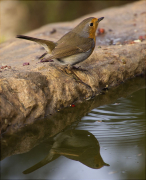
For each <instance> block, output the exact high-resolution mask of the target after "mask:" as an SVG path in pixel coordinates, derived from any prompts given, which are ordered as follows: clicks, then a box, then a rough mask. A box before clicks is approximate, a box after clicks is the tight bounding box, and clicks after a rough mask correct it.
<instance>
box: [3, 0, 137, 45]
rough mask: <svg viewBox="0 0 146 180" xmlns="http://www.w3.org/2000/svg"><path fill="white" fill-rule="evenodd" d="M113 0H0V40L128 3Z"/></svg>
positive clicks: (129, 0)
mask: <svg viewBox="0 0 146 180" xmlns="http://www.w3.org/2000/svg"><path fill="white" fill-rule="evenodd" d="M133 1H134V0H127V1H123V0H119V1H118V0H117V1H109V0H107V1H97V0H95V1H50V0H48V1H43V0H42V1H41V0H36V1H33V0H32V1H30V0H19V1H18V0H14V1H13V0H11V1H6V0H2V1H0V6H1V11H0V15H1V28H0V43H1V42H4V41H6V40H8V39H10V38H13V37H15V36H16V35H17V34H24V33H26V32H28V31H31V30H33V29H37V28H39V27H40V26H43V25H45V24H49V23H52V22H60V21H70V20H74V19H76V18H78V17H81V16H83V15H85V14H89V13H94V12H96V11H99V10H102V9H105V8H108V7H112V6H120V5H123V4H126V3H131V2H133Z"/></svg>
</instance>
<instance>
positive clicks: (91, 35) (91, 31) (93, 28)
mask: <svg viewBox="0 0 146 180" xmlns="http://www.w3.org/2000/svg"><path fill="white" fill-rule="evenodd" d="M91 23H93V26H89V38H92V39H94V41H95V40H96V38H95V32H96V29H97V26H98V19H97V18H93V19H92V21H91Z"/></svg>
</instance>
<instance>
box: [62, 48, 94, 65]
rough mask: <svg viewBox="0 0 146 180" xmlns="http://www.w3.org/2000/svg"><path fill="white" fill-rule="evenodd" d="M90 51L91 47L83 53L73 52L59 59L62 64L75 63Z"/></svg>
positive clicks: (84, 57) (87, 55) (85, 57)
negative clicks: (73, 53)
mask: <svg viewBox="0 0 146 180" xmlns="http://www.w3.org/2000/svg"><path fill="white" fill-rule="evenodd" d="M91 53H92V49H91V50H88V51H86V52H84V53H79V54H75V55H72V56H69V57H65V58H62V59H61V61H62V63H64V64H70V65H75V64H77V63H79V62H82V61H84V60H85V59H87V58H88V57H89V56H90V55H91Z"/></svg>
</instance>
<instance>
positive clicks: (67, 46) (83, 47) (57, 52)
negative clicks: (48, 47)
mask: <svg viewBox="0 0 146 180" xmlns="http://www.w3.org/2000/svg"><path fill="white" fill-rule="evenodd" d="M85 40H86V39H85ZM93 47H94V41H93V40H92V39H91V40H89V39H88V41H87V42H86V41H83V40H81V42H80V44H79V45H78V44H76V43H75V45H72V43H67V42H65V43H64V42H61V43H59V45H57V46H56V47H55V48H54V49H53V51H52V57H51V58H64V57H68V56H71V55H74V54H78V53H83V52H86V51H88V50H90V49H91V48H93Z"/></svg>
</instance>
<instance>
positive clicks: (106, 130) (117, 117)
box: [78, 89, 146, 145]
mask: <svg viewBox="0 0 146 180" xmlns="http://www.w3.org/2000/svg"><path fill="white" fill-rule="evenodd" d="M140 91H141V94H142V95H143V93H144V89H141V90H140ZM132 98H134V95H133V96H130V97H128V98H119V99H118V100H117V102H116V103H114V104H109V105H104V106H100V107H97V108H94V109H92V111H91V112H90V113H88V115H86V116H84V117H83V118H82V120H81V122H80V123H79V126H78V129H86V130H88V131H90V132H91V133H93V134H94V135H95V136H96V138H97V139H98V140H99V142H100V144H102V143H106V144H115V145H116V144H118V145H119V144H120V143H121V142H124V143H128V144H131V143H136V142H138V141H139V138H145V129H146V122H145V111H144V107H143V108H141V109H140V108H139V105H138V104H137V103H133V99H132Z"/></svg>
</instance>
